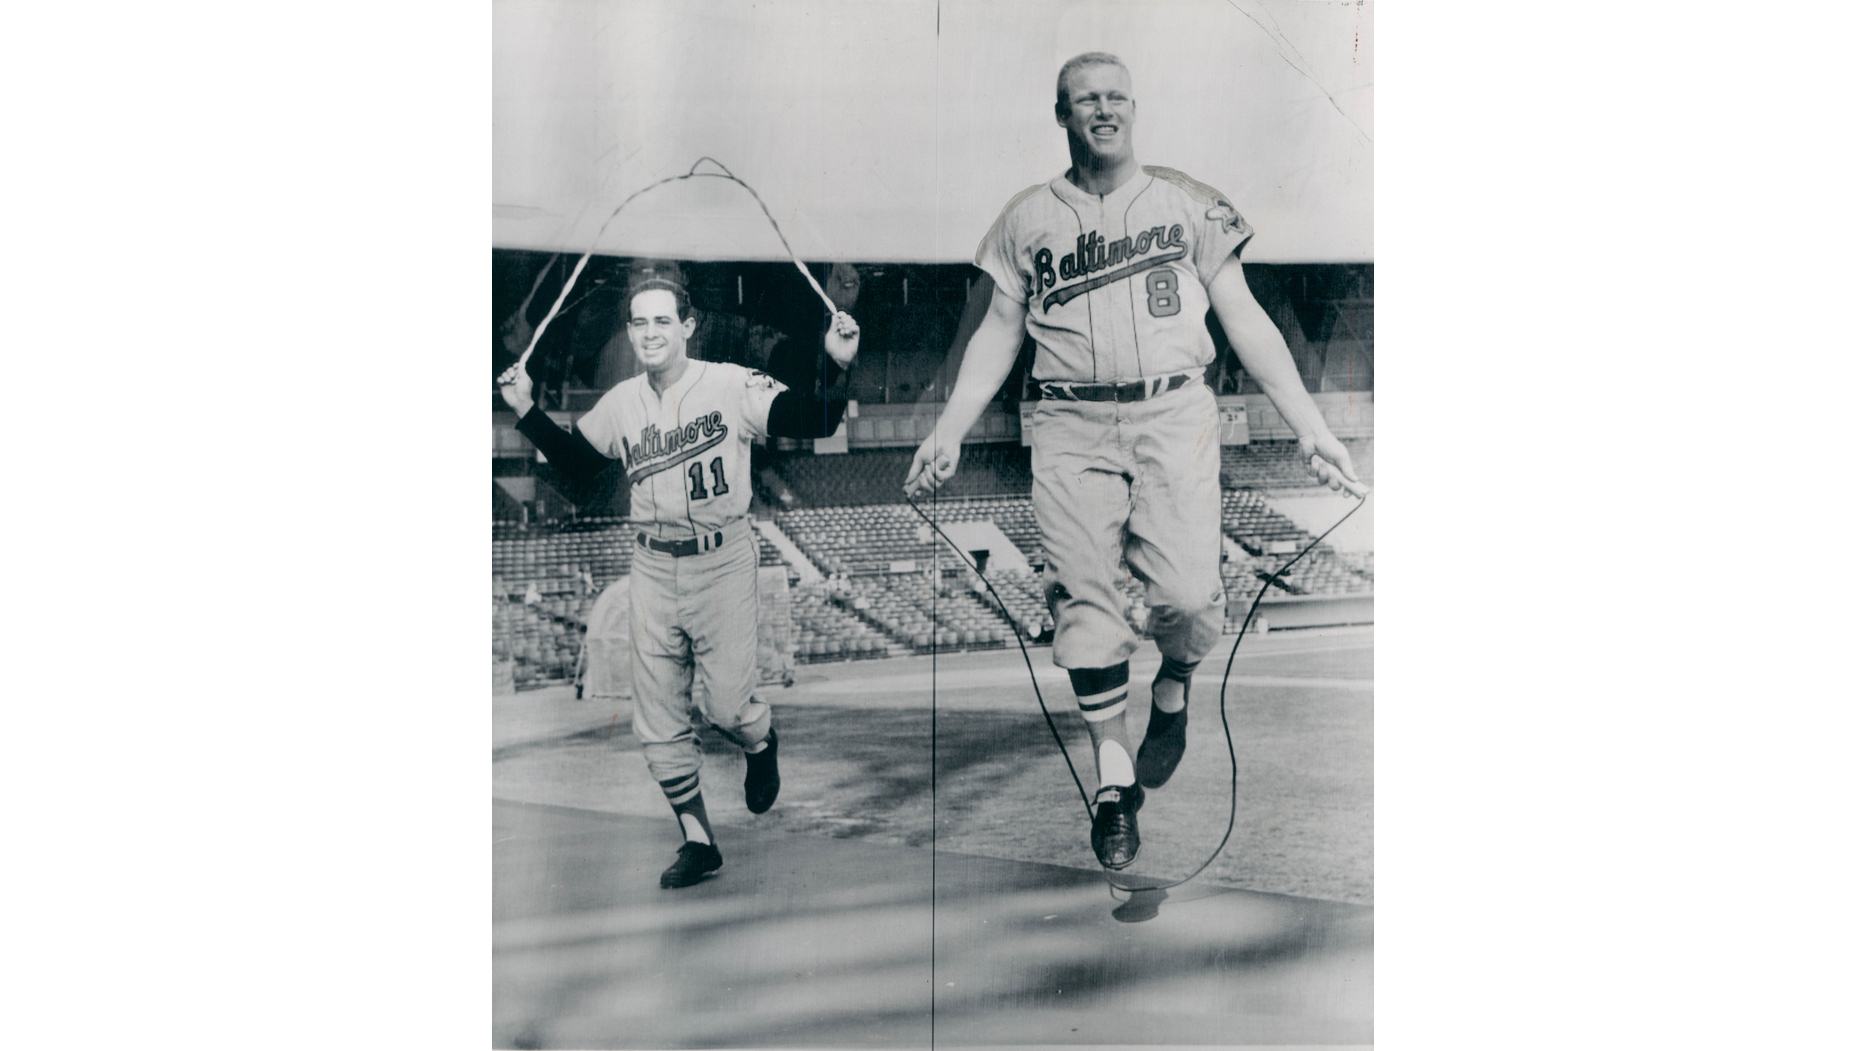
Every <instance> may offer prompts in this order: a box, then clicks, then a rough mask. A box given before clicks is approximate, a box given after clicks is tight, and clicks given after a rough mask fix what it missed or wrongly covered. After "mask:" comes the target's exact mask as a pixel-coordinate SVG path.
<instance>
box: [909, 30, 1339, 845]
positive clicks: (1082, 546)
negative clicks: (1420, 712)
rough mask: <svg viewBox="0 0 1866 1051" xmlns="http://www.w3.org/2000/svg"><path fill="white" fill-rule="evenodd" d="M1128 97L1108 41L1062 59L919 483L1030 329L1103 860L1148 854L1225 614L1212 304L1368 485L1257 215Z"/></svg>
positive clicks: (1062, 609)
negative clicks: (1325, 413)
mask: <svg viewBox="0 0 1866 1051" xmlns="http://www.w3.org/2000/svg"><path fill="white" fill-rule="evenodd" d="M1135 112H1136V106H1135V100H1134V98H1133V94H1132V86H1131V82H1130V80H1129V76H1128V71H1127V68H1126V67H1125V66H1124V65H1123V64H1122V63H1121V60H1120V59H1118V58H1116V57H1115V56H1113V55H1110V54H1107V53H1104V52H1090V53H1088V54H1083V55H1078V56H1076V57H1075V58H1072V59H1070V60H1069V61H1068V62H1066V63H1064V65H1063V67H1062V69H1061V71H1060V72H1058V74H1057V77H1056V123H1057V124H1058V125H1060V126H1061V127H1062V128H1063V129H1064V130H1065V131H1066V132H1067V134H1068V141H1069V158H1070V168H1069V170H1068V171H1067V172H1065V173H1063V174H1062V175H1059V176H1057V177H1056V178H1054V179H1051V180H1050V181H1049V182H1048V183H1044V184H1040V185H1037V186H1033V187H1031V188H1029V189H1027V190H1025V191H1023V192H1022V193H1020V194H1018V195H1017V196H1016V197H1013V198H1012V199H1011V201H1010V203H1009V204H1007V205H1006V206H1005V208H1004V211H1003V213H1002V214H1001V215H999V217H998V221H997V222H996V224H994V225H993V226H992V228H991V230H990V231H989V232H988V233H987V234H986V235H985V239H984V241H983V242H981V243H980V244H979V247H978V255H977V258H976V262H977V263H978V266H979V267H980V268H981V269H983V270H984V271H985V273H986V274H987V275H988V276H989V277H990V278H991V280H992V283H993V285H994V291H993V294H992V298H991V306H990V310H989V312H988V314H987V315H986V317H985V320H984V321H983V323H982V324H981V325H980V326H979V329H978V331H977V333H976V334H974V335H973V337H972V339H971V341H970V342H969V343H968V344H967V346H966V352H965V359H964V363H963V364H962V365H961V366H960V370H959V375H958V379H957V380H956V381H955V383H954V387H953V392H952V396H951V398H950V399H949V400H948V401H947V403H946V408H945V410H944V411H943V412H942V413H941V414H940V417H939V420H938V421H937V423H936V424H935V426H934V430H933V433H932V434H931V435H930V436H928V438H927V439H926V441H925V442H923V443H921V445H920V448H919V450H918V451H917V452H916V453H915V454H914V459H913V464H912V467H911V468H910V469H909V471H908V476H907V486H906V488H907V492H908V493H909V495H913V496H919V495H924V494H926V493H930V492H932V491H933V490H935V489H937V488H938V487H939V486H940V485H941V484H943V483H944V482H945V481H946V480H947V479H949V478H951V477H952V475H953V473H954V472H955V471H956V470H957V469H958V464H959V444H960V440H961V438H962V437H963V436H964V435H965V433H966V431H967V430H969V429H970V428H971V426H972V424H973V423H974V422H976V421H977V419H978V417H979V414H980V413H981V412H982V411H983V410H984V408H985V405H986V404H987V403H988V402H989V401H990V399H991V398H992V397H993V395H994V394H995V393H996V392H997V391H998V389H999V387H1000V386H1001V385H1002V384H1003V383H1004V381H1005V378H1006V377H1007V376H1008V375H1009V374H1010V371H1011V368H1012V366H1013V365H1014V364H1015V362H1016V360H1017V353H1018V350H1019V348H1020V347H1021V345H1022V343H1023V337H1024V333H1025V331H1026V330H1027V331H1028V332H1029V333H1030V335H1031V337H1032V338H1033V339H1034V340H1035V341H1036V344H1037V356H1036V361H1035V363H1034V365H1033V366H1032V376H1033V377H1034V378H1035V379H1036V380H1037V381H1038V384H1039V386H1040V388H1041V390H1042V400H1041V402H1040V404H1039V405H1038V407H1037V409H1036V412H1035V417H1034V428H1033V432H1032V435H1031V473H1032V476H1033V480H1032V490H1031V502H1032V505H1033V507H1034V510H1035V512H1036V517H1037V525H1038V528H1039V530H1040V531H1041V533H1042V537H1043V551H1044V558H1045V561H1046V562H1047V564H1048V567H1047V569H1046V571H1045V578H1046V579H1045V585H1046V588H1047V592H1048V596H1049V599H1050V604H1051V606H1052V608H1053V611H1054V616H1055V620H1056V642H1055V646H1054V649H1053V651H1052V654H1053V660H1054V661H1055V663H1056V664H1057V665H1059V666H1060V667H1063V668H1065V669H1067V670H1068V672H1069V680H1070V683H1071V685H1072V686H1073V688H1074V691H1075V694H1076V704H1077V707H1078V708H1079V709H1080V711H1081V713H1082V717H1083V719H1084V720H1085V721H1086V722H1087V724H1088V732H1089V740H1090V743H1091V744H1092V746H1093V747H1094V750H1095V759H1096V769H1097V772H1098V775H1099V777H1100V785H1101V787H1100V789H1099V790H1098V791H1097V792H1096V794H1095V798H1094V804H1093V818H1092V825H1091V828H1090V832H1089V841H1090V844H1091V845H1092V846H1093V847H1094V850H1095V856H1096V858H1097V859H1098V860H1100V862H1101V863H1102V864H1103V865H1104V866H1106V867H1107V868H1110V869H1121V868H1125V867H1126V866H1127V865H1129V864H1131V863H1132V862H1133V860H1134V858H1135V856H1136V855H1137V854H1138V853H1139V850H1140V826H1139V823H1138V821H1137V819H1136V811H1138V810H1139V809H1140V807H1141V804H1142V802H1143V801H1144V800H1145V798H1146V791H1145V789H1146V788H1159V787H1160V786H1162V785H1164V784H1166V782H1167V779H1168V778H1170V777H1171V776H1172V774H1173V770H1174V768H1175V767H1177V766H1178V764H1179V760H1180V757H1181V755H1183V754H1184V752H1185V744H1186V724H1187V719H1188V711H1189V709H1188V706H1187V701H1188V694H1189V692H1190V684H1191V679H1192V673H1193V670H1194V669H1195V668H1197V667H1198V664H1199V661H1200V660H1201V659H1202V658H1203V657H1204V656H1205V655H1206V654H1207V653H1208V652H1209V651H1210V650H1211V648H1212V646H1213V645H1214V644H1215V643H1216V642H1217V641H1218V638H1219V636H1220V634H1221V633H1222V631H1223V628H1224V614H1225V592H1224V584H1223V580H1222V578H1221V577H1220V575H1219V562H1220V553H1221V542H1220V540H1219V521H1220V510H1221V496H1220V487H1219V482H1218V405H1217V399H1216V398H1215V397H1214V395H1213V394H1212V391H1211V390H1210V389H1209V388H1208V387H1206V386H1205V383H1204V380H1203V375H1204V371H1205V367H1206V366H1207V365H1208V364H1210V363H1211V361H1212V360H1213V358H1214V356H1215V353H1216V351H1215V348H1214V346H1213V344H1212V340H1211V337H1210V335H1209V334H1208V333H1207V332H1206V329H1205V312H1206V309H1207V308H1208V307H1209V308H1210V309H1211V310H1213V311H1214V312H1215V313H1216V314H1217V315H1218V320H1219V323H1220V324H1222V325H1223V326H1224V330H1225V335H1226V337H1227V338H1228V339H1229V340H1230V342H1231V345H1232V347H1233V348H1235V349H1236V351H1237V355H1238V359H1239V361H1240V362H1241V363H1242V364H1243V365H1244V368H1245V369H1246V371H1248V372H1249V373H1250V375H1251V377H1252V378H1254V379H1255V380H1256V381H1257V382H1258V384H1260V385H1261V386H1262V388H1263V390H1264V392H1265V393H1266V394H1268V395H1269V397H1270V400H1271V402H1272V403H1273V404H1274V405H1275V406H1276V408H1277V411H1278V412H1280V413H1281V414H1282V416H1283V419H1284V420H1285V421H1287V422H1288V424H1289V426H1290V428H1291V429H1292V430H1294V431H1295V432H1296V436H1297V438H1298V440H1299V443H1300V448H1301V450H1302V453H1303V456H1304V459H1305V462H1306V463H1307V464H1308V466H1309V469H1310V470H1311V471H1313V472H1314V473H1315V474H1316V475H1317V476H1318V477H1319V478H1321V479H1322V480H1323V481H1325V482H1327V483H1328V484H1329V486H1330V487H1332V488H1334V489H1336V490H1342V489H1346V490H1348V491H1350V492H1354V493H1364V492H1365V489H1364V488H1363V487H1362V486H1360V485H1359V477H1358V476H1357V475H1356V474H1355V472H1354V466H1353V463H1352V462H1351V461H1350V459H1349V456H1348V452H1347V449H1346V448H1345V447H1343V446H1342V444H1341V442H1340V441H1339V440H1337V439H1336V438H1335V436H1334V435H1333V434H1331V433H1330V432H1329V429H1328V426H1327V424H1326V422H1325V421H1324V420H1323V418H1322V414H1321V412H1320V410H1318V409H1317V408H1316V405H1315V401H1314V399H1312V398H1311V397H1310V396H1309V393H1308V391H1307V390H1306V389H1304V387H1303V385H1302V379H1301V376H1300V375H1299V374H1298V373H1297V371H1296V366H1295V362H1294V361H1293V360H1292V359H1291V357H1290V353H1289V348H1288V346H1287V345H1286V344H1285V343H1284V341H1283V337H1282V333H1281V332H1279V331H1278V330H1277V328H1276V325H1275V323H1274V322H1272V321H1271V320H1270V318H1269V317H1268V316H1267V315H1266V314H1265V313H1264V312H1263V308H1262V307H1260V306H1259V305H1258V304H1257V301H1256V299H1255V298H1253V297H1252V295H1251V292H1250V287H1249V286H1248V285H1247V284H1246V283H1245V280H1244V271H1243V268H1242V266H1241V265H1240V262H1239V259H1238V253H1239V251H1240V249H1242V247H1243V246H1244V244H1245V242H1247V241H1249V240H1250V237H1251V233H1252V231H1251V228H1250V226H1249V225H1248V224H1247V223H1245V221H1244V220H1243V218H1242V217H1241V216H1239V215H1238V213H1237V211H1236V210H1235V209H1234V208H1233V207H1232V206H1231V204H1230V203H1229V202H1228V201H1227V200H1226V199H1225V196H1224V195H1223V194H1221V193H1219V192H1218V191H1217V190H1214V189H1213V188H1211V187H1209V186H1206V185H1204V184H1202V183H1199V182H1196V181H1194V180H1192V179H1190V178H1188V177H1187V176H1185V175H1183V174H1181V173H1180V172H1177V171H1174V170H1172V169H1171V168H1160V167H1153V166H1143V165H1141V164H1139V163H1138V162H1137V161H1136V160H1135V158H1134V146H1133V141H1132V138H1131V135H1132V129H1133V124H1134V119H1135ZM1122 557H1125V558H1126V560H1127V565H1128V568H1129V569H1130V570H1131V571H1132V572H1133V574H1134V575H1135V576H1136V577H1137V578H1139V579H1140V580H1141V581H1142V582H1143V583H1144V584H1145V586H1146V603H1147V605H1148V606H1149V607H1150V609H1151V613H1150V617H1149V625H1148V626H1149V629H1150V630H1151V632H1152V634H1153V637H1154V639H1155V640H1156V641H1157V642H1158V644H1159V648H1160V654H1161V657H1162V662H1161V665H1160V671H1159V674H1158V675H1157V676H1156V677H1155V678H1154V680H1153V685H1152V689H1151V695H1152V709H1151V715H1150V716H1149V718H1148V723H1147V732H1146V737H1145V738H1144V739H1143V740H1142V742H1141V745H1140V750H1139V752H1138V754H1136V753H1134V752H1133V750H1132V749H1131V748H1130V746H1129V743H1128V741H1129V737H1128V733H1127V719H1126V714H1127V690H1128V658H1129V656H1131V655H1132V654H1133V653H1134V651H1135V650H1136V649H1137V648H1138V642H1137V640H1136V639H1135V636H1134V632H1133V631H1132V630H1131V629H1130V628H1129V627H1128V624H1127V621H1126V619H1125V618H1124V617H1123V615H1122V609H1123V606H1124V603H1123V602H1122V599H1121V595H1120V593H1119V591H1118V590H1117V589H1116V586H1115V581H1116V577H1117V574H1118V572H1119V560H1120V559H1121V558H1122ZM1136 782H1138V783H1136ZM1143 786H1144V787H1143Z"/></svg>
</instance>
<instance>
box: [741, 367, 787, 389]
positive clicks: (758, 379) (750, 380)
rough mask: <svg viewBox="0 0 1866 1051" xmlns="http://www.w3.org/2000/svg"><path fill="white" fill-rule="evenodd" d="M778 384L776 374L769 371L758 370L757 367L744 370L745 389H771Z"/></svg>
mask: <svg viewBox="0 0 1866 1051" xmlns="http://www.w3.org/2000/svg"><path fill="white" fill-rule="evenodd" d="M778 385H779V384H778V381H777V377H776V376H772V375H770V374H769V373H764V372H759V371H758V370H757V369H746V370H745V389H746V390H771V389H773V388H775V387H777V386H778Z"/></svg>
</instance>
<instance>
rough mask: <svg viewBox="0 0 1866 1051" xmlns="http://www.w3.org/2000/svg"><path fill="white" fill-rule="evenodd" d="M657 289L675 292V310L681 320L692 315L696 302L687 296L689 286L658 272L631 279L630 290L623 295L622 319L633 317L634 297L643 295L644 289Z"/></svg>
mask: <svg viewBox="0 0 1866 1051" xmlns="http://www.w3.org/2000/svg"><path fill="white" fill-rule="evenodd" d="M655 289H662V291H672V293H674V312H675V315H677V317H679V319H681V321H687V319H689V317H692V312H694V304H692V301H690V299H689V297H687V286H685V284H681V282H677V280H670V278H666V276H659V274H657V276H651V278H640V280H631V282H629V291H627V293H625V295H623V297H621V319H623V321H629V319H633V317H634V297H636V295H642V293H644V291H655Z"/></svg>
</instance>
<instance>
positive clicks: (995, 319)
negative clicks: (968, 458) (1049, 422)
mask: <svg viewBox="0 0 1866 1051" xmlns="http://www.w3.org/2000/svg"><path fill="white" fill-rule="evenodd" d="M1023 345H1024V308H1023V304H1022V303H1020V302H1018V301H1017V300H1014V299H1011V298H1010V297H1008V296H1004V295H1002V294H1001V293H1000V294H995V295H994V297H993V301H992V304H991V309H990V311H989V312H988V313H987V314H986V315H985V318H984V320H983V321H981V322H980V323H979V326H978V331H976V332H974V333H973V334H972V339H971V340H970V342H968V343H967V344H966V347H965V360H964V361H963V362H962V363H961V364H960V365H959V376H958V378H957V379H955V380H954V381H953V385H952V396H951V397H950V398H948V399H947V400H946V408H945V411H943V412H941V413H940V418H939V428H940V430H941V431H942V432H945V433H955V432H956V433H959V434H964V433H965V432H966V431H968V430H970V429H971V428H972V425H973V424H974V423H977V422H978V418H979V416H980V415H981V414H982V413H983V412H984V411H985V406H987V405H989V404H991V399H992V398H993V397H994V396H995V395H996V394H997V393H998V390H999V388H1001V387H1003V386H1004V381H1005V379H1006V378H1007V377H1009V376H1010V374H1011V369H1012V367H1013V366H1015V365H1016V364H1017V352H1018V351H1019V350H1020V349H1022V348H1023Z"/></svg>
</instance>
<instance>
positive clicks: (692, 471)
mask: <svg viewBox="0 0 1866 1051" xmlns="http://www.w3.org/2000/svg"><path fill="white" fill-rule="evenodd" d="M711 466H712V469H713V493H712V495H714V496H724V495H726V494H727V493H729V492H731V491H732V487H731V486H729V485H727V484H726V460H725V457H723V456H715V457H713V462H712V465H711ZM687 480H688V481H691V482H692V483H693V489H692V490H691V491H690V492H688V493H687V495H688V496H689V497H692V498H693V499H695V500H704V499H706V497H707V493H706V472H705V471H704V470H702V469H701V468H700V461H698V460H695V461H693V465H692V466H690V467H688V468H687Z"/></svg>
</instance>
